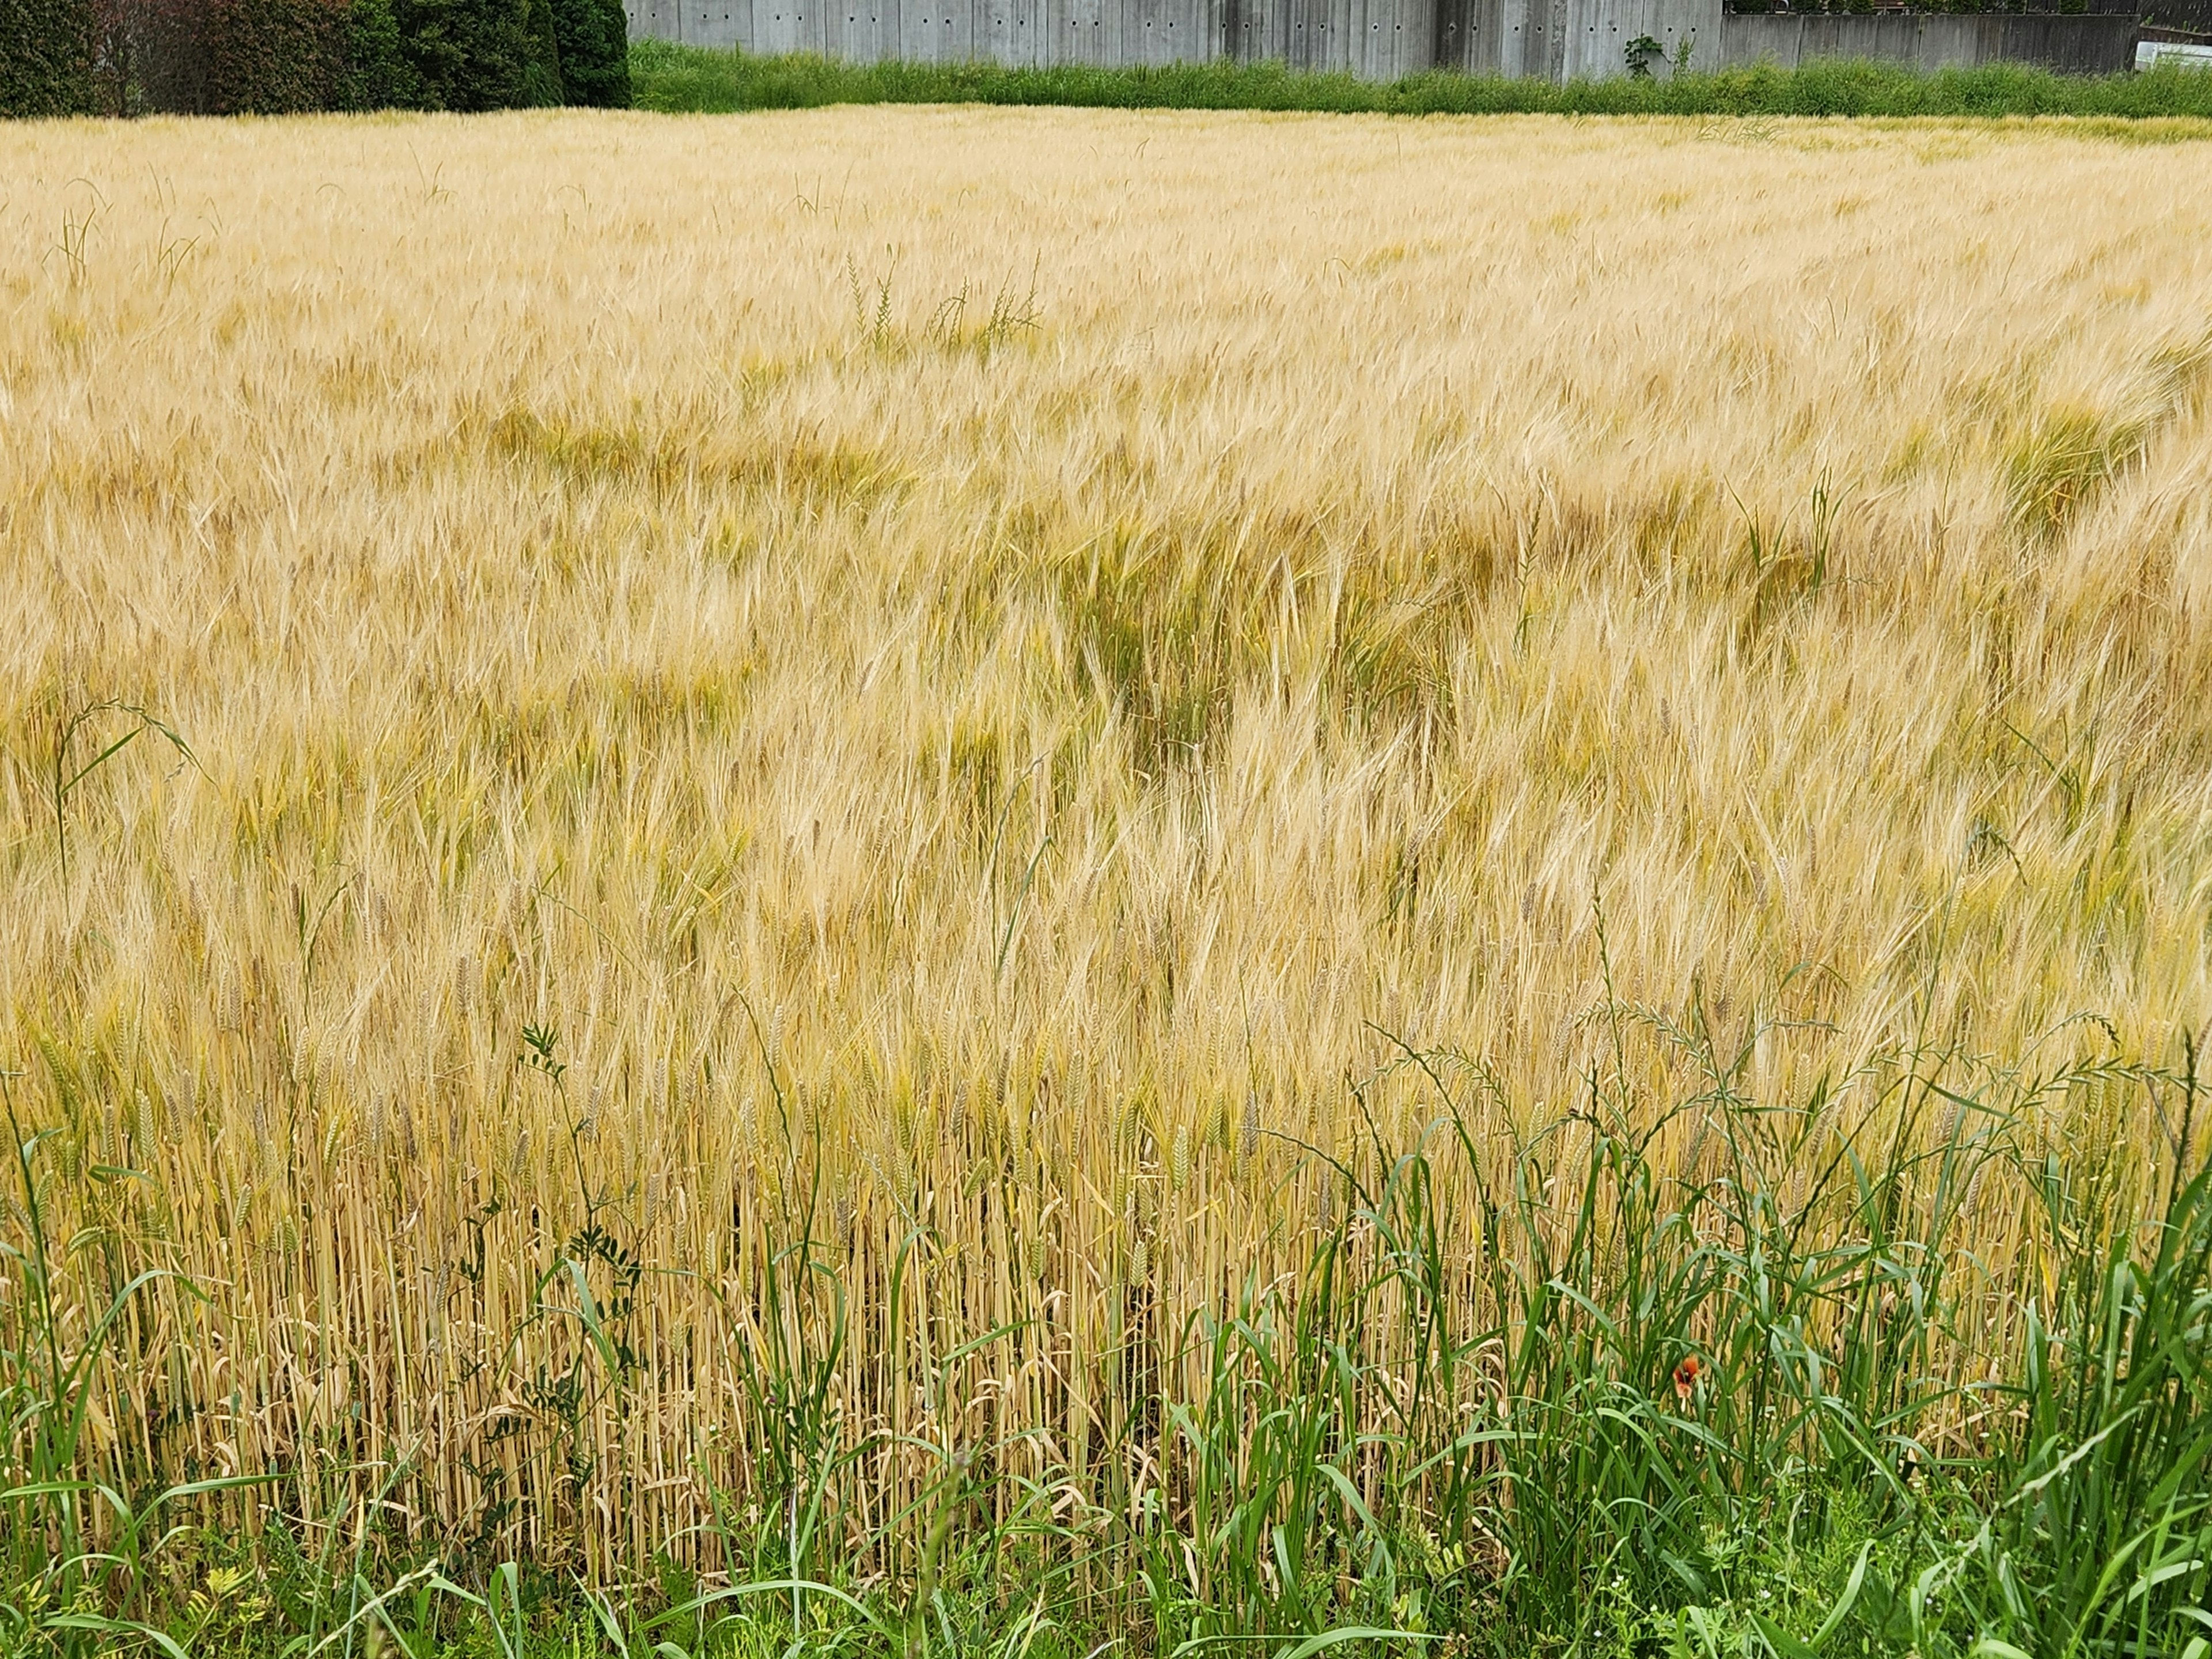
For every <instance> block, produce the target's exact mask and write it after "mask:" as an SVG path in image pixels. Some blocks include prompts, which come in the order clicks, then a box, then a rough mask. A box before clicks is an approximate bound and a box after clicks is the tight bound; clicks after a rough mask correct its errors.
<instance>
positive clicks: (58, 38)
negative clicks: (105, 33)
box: [0, 0, 93, 116]
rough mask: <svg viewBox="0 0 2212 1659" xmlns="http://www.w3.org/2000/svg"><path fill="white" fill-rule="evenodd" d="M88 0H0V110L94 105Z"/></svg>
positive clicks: (69, 111)
mask: <svg viewBox="0 0 2212 1659" xmlns="http://www.w3.org/2000/svg"><path fill="white" fill-rule="evenodd" d="M92 39H93V20H92V6H91V3H90V0H0V116H5V115H76V114H82V113H83V112H86V111H88V110H89V109H91V108H92V107H93V89H92Z"/></svg>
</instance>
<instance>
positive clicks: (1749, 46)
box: [1702, 12, 2136, 75]
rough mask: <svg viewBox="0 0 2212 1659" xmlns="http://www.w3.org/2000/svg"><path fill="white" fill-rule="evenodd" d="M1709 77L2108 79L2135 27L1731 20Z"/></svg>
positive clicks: (1936, 17) (2074, 21) (2031, 19)
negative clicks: (1951, 74) (1751, 73)
mask: <svg viewBox="0 0 2212 1659" xmlns="http://www.w3.org/2000/svg"><path fill="white" fill-rule="evenodd" d="M1718 43H1719V50H1718V51H1717V52H1716V53H1715V54H1714V56H1712V57H1711V58H1706V59H1704V60H1702V61H1703V64H1704V67H1705V68H1708V69H1718V68H1734V67H1736V66H1738V65H1741V64H1757V63H1771V64H1780V65H1781V66H1782V67H1783V68H1784V69H1789V68H1792V67H1794V66H1795V65H1796V64H1802V63H1806V62H1808V61H1810V60H1811V59H1814V58H1875V59H1877V60H1880V61H1882V62H1887V63H1893V64H1911V65H1912V66H1914V67H1915V68H1917V69H1921V70H1938V69H1971V68H1972V67H1973V66H1974V65H1975V64H1996V63H2027V64H2043V65H2045V67H2046V68H2050V69H2055V70H2065V71H2067V72H2068V73H2069V74H2075V75H2113V74H2118V72H2119V71H2121V70H2125V69H2128V68H2130V67H2131V66H2132V65H2133V64H2134V62H2135V50H2136V20H2135V19H2134V18H2133V17H2130V16H2116V15H2103V16H2072V17H2057V16H2051V15H2025V14H2023V15H1994V14H1988V13H1984V14H1983V15H1979V16H1965V15H1955V14H1931V13H1926V12H1888V13H1879V12H1878V13H1875V15H1871V16H1868V15H1857V16H1840V17H1835V16H1824V17H1805V16H1780V15H1774V14H1772V13H1769V14H1767V15H1763V16H1760V15H1752V16H1732V17H1729V18H1727V19H1726V20H1724V21H1723V25H1722V27H1721V29H1720V32H1719V37H1718Z"/></svg>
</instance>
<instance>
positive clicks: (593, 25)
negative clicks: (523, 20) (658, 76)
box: [552, 0, 630, 109]
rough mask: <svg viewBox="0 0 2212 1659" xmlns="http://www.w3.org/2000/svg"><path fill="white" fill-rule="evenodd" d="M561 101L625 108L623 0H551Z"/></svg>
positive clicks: (626, 71)
mask: <svg viewBox="0 0 2212 1659" xmlns="http://www.w3.org/2000/svg"><path fill="white" fill-rule="evenodd" d="M552 6H553V31H554V33H555V35H556V38H557V39H558V40H559V43H560V52H561V80H562V91H563V93H564V94H565V101H567V102H568V103H571V104H581V105H585V106H588V107H590V108H593V109H628V108H629V102H630V97H629V18H628V17H626V16H625V15H623V9H622V0H552Z"/></svg>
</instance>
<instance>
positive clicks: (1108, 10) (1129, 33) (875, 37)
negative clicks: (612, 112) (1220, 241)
mask: <svg viewBox="0 0 2212 1659" xmlns="http://www.w3.org/2000/svg"><path fill="white" fill-rule="evenodd" d="M626 3H627V5H628V9H629V30H630V35H631V37H632V38H633V39H641V38H642V39H653V40H680V41H684V42H686V43H687V44H690V45H693V46H741V47H743V48H744V50H745V51H747V52H762V53H775V52H819V53H821V54H822V55H823V56H824V57H828V58H844V59H847V60H848V61H850V62H854V63H874V62H878V61H879V60H882V59H885V58H898V59H904V60H906V61H908V62H911V63H922V64H935V63H968V62H971V61H975V60H979V59H980V60H983V61H987V62H990V63H996V64H1008V65H1011V66H1014V67H1025V68H1042V67H1048V66H1050V65H1053V64H1171V63H1205V62H1207V61H1209V60H1212V59H1213V58H1235V59H1237V60H1239V61H1241V62H1258V61H1261V60H1273V61H1275V62H1279V63H1285V64H1290V65H1291V66H1292V67H1293V68H1297V69H1308V70H1346V71H1349V72H1350V73H1352V74H1353V75H1358V76H1363V77H1364V78H1366V79H1369V80H1383V81H1387V80H1395V78H1397V77H1398V76H1403V75H1412V74H1415V73H1417V72H1419V71H1420V70H1425V69H1431V68H1443V69H1455V70H1465V71H1467V72H1468V73H1471V74H1477V75H1506V76H1538V77H1541V78H1542V79H1545V80H1547V81H1565V80H1571V79H1578V78H1579V79H1594V78H1596V77H1598V76H1607V75H1620V74H1622V73H1624V72H1625V71H1626V67H1627V58H1626V52H1627V46H1628V43H1629V42H1630V41H1631V40H1635V39H1636V38H1637V37H1638V36H1639V35H1650V37H1651V38H1652V39H1653V40H1656V41H1658V42H1659V44H1660V45H1661V46H1662V47H1663V48H1664V49H1665V51H1666V53H1667V58H1668V60H1669V61H1671V60H1672V58H1673V57H1674V52H1675V51H1676V49H1677V47H1678V46H1680V43H1681V42H1682V41H1684V40H1688V41H1689V42H1691V62H1692V64H1693V66H1694V67H1696V68H1699V69H1718V68H1722V67H1725V66H1731V65H1738V64H1756V63H1759V62H1769V63H1774V64H1782V65H1784V66H1789V65H1793V64H1801V63H1803V62H1806V61H1807V60H1808V59H1811V58H1882V59H1887V60H1888V61H1890V62H1893V63H1901V64H1916V65H1917V66H1919V67H1920V68H1923V69H1941V68H1946V67H1951V66H1970V65H1972V64H1986V63H1991V62H1995V61H1997V60H2000V59H2019V60H2024V61H2027V62H2030V63H2037V64H2048V65H2050V66H2051V67H2052V68H2054V69H2062V70H2072V71H2075V72H2090V73H2112V72H2113V71H2116V70H2124V69H2126V68H2127V67H2129V66H2130V64H2132V63H2133V61H2134V53H2135V20H2134V19H2133V17H2132V16H2120V15H2106V16H2095V15H2088V16H2070V17H2057V16H2025V15H2022V16H1990V15H1984V16H1958V15H1929V14H1911V13H1902V12H1892V13H1887V14H1881V13H1878V14H1875V15H1870V16H1869V15H1858V16H1833V17H1831V16H1818V17H1812V16H1794V15H1771V14H1770V15H1754V16H1729V15H1723V12H1722V9H1721V6H1722V0H626ZM1653 69H1654V70H1655V72H1656V73H1659V74H1662V75H1663V74H1665V73H1666V72H1667V66H1666V64H1663V63H1662V64H1654V65H1653Z"/></svg>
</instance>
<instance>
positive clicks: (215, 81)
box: [196, 0, 348, 115]
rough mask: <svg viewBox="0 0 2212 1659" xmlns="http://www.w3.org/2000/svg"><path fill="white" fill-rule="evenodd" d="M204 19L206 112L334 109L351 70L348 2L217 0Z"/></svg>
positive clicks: (201, 40) (199, 44) (201, 31)
mask: <svg viewBox="0 0 2212 1659" xmlns="http://www.w3.org/2000/svg"><path fill="white" fill-rule="evenodd" d="M197 23H198V31H197V33H198V38H197V42H196V45H197V49H198V51H199V52H200V54H201V55H202V56H201V61H202V63H203V64H204V70H203V73H204V76H205V77H206V78H205V82H204V95H203V101H202V103H201V105H200V110H201V111H202V112H204V113H207V114H210V115H246V114H252V115H289V114H295V113H297V112H301V111H304V110H318V109H327V108H329V107H330V106H331V102H332V100H333V99H334V98H335V96H336V94H337V89H338V84H339V79H340V76H341V74H342V73H343V69H344V67H345V57H346V47H347V44H348V40H347V33H348V31H347V22H346V8H345V5H344V3H343V0H213V3H210V4H208V5H205V6H204V7H203V8H202V9H200V11H199V13H198V17H197Z"/></svg>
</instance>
